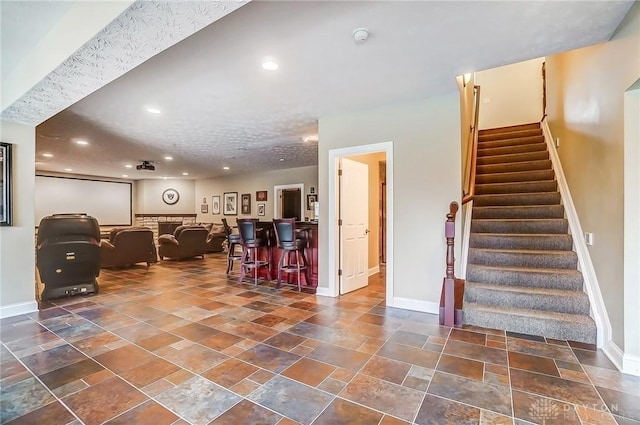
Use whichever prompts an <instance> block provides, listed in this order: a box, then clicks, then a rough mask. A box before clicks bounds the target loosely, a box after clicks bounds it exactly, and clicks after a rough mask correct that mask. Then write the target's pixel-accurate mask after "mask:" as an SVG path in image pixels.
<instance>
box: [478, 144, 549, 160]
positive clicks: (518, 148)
mask: <svg viewBox="0 0 640 425" xmlns="http://www.w3.org/2000/svg"><path fill="white" fill-rule="evenodd" d="M546 150H547V145H546V143H544V142H542V143H532V144H518V145H512V146H501V147H484V146H478V157H486V156H495V155H507V154H515V153H524V152H541V151H546Z"/></svg>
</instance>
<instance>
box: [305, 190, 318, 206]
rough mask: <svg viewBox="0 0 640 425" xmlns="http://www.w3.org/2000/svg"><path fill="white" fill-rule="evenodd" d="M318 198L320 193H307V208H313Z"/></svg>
mask: <svg viewBox="0 0 640 425" xmlns="http://www.w3.org/2000/svg"><path fill="white" fill-rule="evenodd" d="M317 200H318V194H314V195H307V209H308V210H312V209H313V204H315V203H316V201H317Z"/></svg>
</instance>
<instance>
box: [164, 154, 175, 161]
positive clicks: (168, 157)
mask: <svg viewBox="0 0 640 425" xmlns="http://www.w3.org/2000/svg"><path fill="white" fill-rule="evenodd" d="M164 159H166V160H167V161H171V160H172V159H173V157H172V156H168V155H167V156H165V157H164Z"/></svg>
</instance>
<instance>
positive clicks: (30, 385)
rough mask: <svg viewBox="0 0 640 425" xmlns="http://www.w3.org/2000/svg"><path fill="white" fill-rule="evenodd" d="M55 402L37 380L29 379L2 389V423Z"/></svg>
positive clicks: (0, 392) (0, 413)
mask: <svg viewBox="0 0 640 425" xmlns="http://www.w3.org/2000/svg"><path fill="white" fill-rule="evenodd" d="M53 401H55V399H54V397H53V396H52V395H51V393H50V392H49V391H47V389H46V388H45V387H44V386H42V384H40V383H39V382H38V381H37V380H36V379H35V378H33V377H32V378H27V379H24V380H22V381H20V382H18V383H16V384H13V385H11V386H8V387H4V386H3V387H2V388H0V423H4V422H7V421H10V420H12V419H15V418H17V417H20V416H22V415H25V414H27V413H29V412H31V411H33V410H36V409H39V408H41V407H43V406H46V405H47V404H49V403H51V402H53Z"/></svg>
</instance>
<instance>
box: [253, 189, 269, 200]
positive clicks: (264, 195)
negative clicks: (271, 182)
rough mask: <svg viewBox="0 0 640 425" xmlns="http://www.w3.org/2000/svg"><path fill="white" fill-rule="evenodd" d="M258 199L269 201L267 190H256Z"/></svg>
mask: <svg viewBox="0 0 640 425" xmlns="http://www.w3.org/2000/svg"><path fill="white" fill-rule="evenodd" d="M256 201H258V202H266V201H267V191H266V190H259V191H257V192H256Z"/></svg>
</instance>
